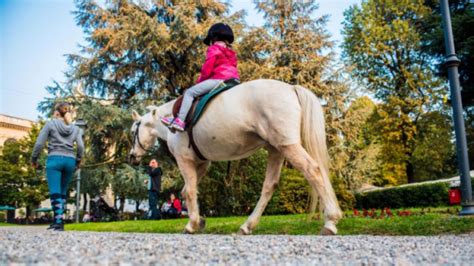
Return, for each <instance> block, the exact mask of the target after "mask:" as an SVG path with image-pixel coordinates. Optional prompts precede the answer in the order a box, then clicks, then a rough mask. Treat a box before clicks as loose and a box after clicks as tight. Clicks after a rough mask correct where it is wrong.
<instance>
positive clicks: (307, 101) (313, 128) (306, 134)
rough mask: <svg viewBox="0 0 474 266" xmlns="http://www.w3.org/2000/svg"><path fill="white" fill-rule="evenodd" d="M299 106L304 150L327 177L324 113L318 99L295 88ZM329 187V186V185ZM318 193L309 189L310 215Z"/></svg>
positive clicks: (314, 209) (307, 92)
mask: <svg viewBox="0 0 474 266" xmlns="http://www.w3.org/2000/svg"><path fill="white" fill-rule="evenodd" d="M295 91H296V94H297V95H298V100H299V101H300V104H301V112H302V121H301V139H302V142H303V143H302V144H303V147H304V149H305V150H306V151H307V152H308V153H309V155H310V156H311V157H312V158H313V159H314V160H315V161H316V162H317V163H318V165H319V166H320V169H321V172H322V174H323V175H326V176H328V177H329V154H328V150H327V145H326V128H325V123H324V111H323V107H322V106H321V103H320V101H319V99H318V98H317V97H316V96H315V95H314V94H313V93H312V92H311V91H309V90H308V89H306V88H303V87H301V86H298V85H296V86H295ZM329 185H330V184H329ZM317 205H318V193H317V191H316V189H315V188H313V187H311V204H310V209H309V210H310V213H314V212H315V211H316V207H317Z"/></svg>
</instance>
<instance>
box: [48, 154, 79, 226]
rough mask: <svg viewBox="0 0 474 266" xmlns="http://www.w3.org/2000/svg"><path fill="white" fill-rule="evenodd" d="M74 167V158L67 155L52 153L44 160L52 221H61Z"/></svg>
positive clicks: (59, 222) (58, 222)
mask: <svg viewBox="0 0 474 266" xmlns="http://www.w3.org/2000/svg"><path fill="white" fill-rule="evenodd" d="M75 169H76V159H75V158H72V157H67V156H59V155H52V156H48V160H47V161H46V179H47V180H48V187H49V197H50V198H51V208H52V209H53V212H54V223H56V224H61V223H62V222H63V214H64V208H65V206H66V199H67V188H68V185H69V181H71V178H72V175H73V174H74V170H75Z"/></svg>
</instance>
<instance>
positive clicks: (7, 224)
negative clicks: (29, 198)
mask: <svg viewBox="0 0 474 266" xmlns="http://www.w3.org/2000/svg"><path fill="white" fill-rule="evenodd" d="M0 226H16V224H9V223H4V222H0Z"/></svg>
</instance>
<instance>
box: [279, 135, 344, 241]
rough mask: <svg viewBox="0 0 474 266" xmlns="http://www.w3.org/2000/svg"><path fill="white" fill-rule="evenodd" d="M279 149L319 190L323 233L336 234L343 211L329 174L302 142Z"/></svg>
mask: <svg viewBox="0 0 474 266" xmlns="http://www.w3.org/2000/svg"><path fill="white" fill-rule="evenodd" d="M279 150H280V152H281V153H282V154H283V156H284V157H285V158H286V159H287V160H288V161H289V162H290V163H291V164H292V165H293V166H294V167H295V168H296V169H298V170H299V171H301V172H302V173H303V174H304V176H305V177H306V179H307V180H308V182H309V184H310V185H311V186H312V187H313V188H314V189H316V191H317V192H318V195H319V197H320V199H321V201H322V205H323V206H324V228H323V229H322V230H321V234H336V233H337V228H336V224H337V222H338V220H339V219H341V218H342V212H341V210H340V209H339V204H338V203H337V198H336V194H335V193H334V190H333V188H332V185H331V182H330V180H329V176H327V174H326V173H325V172H324V171H322V169H321V168H320V166H319V165H318V163H317V162H316V161H315V160H313V158H311V156H310V155H309V154H308V153H307V152H306V150H305V149H304V148H303V147H302V146H301V145H300V144H293V145H286V146H280V147H279Z"/></svg>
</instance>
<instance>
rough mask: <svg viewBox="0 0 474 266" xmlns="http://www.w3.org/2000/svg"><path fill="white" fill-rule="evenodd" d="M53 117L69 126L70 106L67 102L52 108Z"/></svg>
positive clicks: (70, 119) (70, 117) (70, 120)
mask: <svg viewBox="0 0 474 266" xmlns="http://www.w3.org/2000/svg"><path fill="white" fill-rule="evenodd" d="M54 117H56V118H60V119H63V120H64V123H66V125H70V124H71V123H72V114H71V110H70V104H69V103H67V102H60V103H57V104H56V106H55V107H54Z"/></svg>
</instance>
